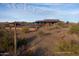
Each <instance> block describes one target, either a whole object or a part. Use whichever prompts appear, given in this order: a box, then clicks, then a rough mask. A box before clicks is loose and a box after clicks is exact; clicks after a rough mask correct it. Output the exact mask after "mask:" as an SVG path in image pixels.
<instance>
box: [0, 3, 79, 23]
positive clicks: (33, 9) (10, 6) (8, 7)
mask: <svg viewBox="0 0 79 59" xmlns="http://www.w3.org/2000/svg"><path fill="white" fill-rule="evenodd" d="M44 19H59V20H61V21H65V22H66V21H69V22H79V4H78V3H0V22H13V21H26V22H33V21H37V20H44Z"/></svg>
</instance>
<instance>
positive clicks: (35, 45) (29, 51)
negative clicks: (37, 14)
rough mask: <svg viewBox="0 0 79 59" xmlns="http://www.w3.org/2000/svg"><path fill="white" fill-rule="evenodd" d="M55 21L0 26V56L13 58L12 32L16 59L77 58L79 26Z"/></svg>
mask: <svg viewBox="0 0 79 59" xmlns="http://www.w3.org/2000/svg"><path fill="white" fill-rule="evenodd" d="M55 21H56V20H53V19H52V20H50V19H49V20H43V21H38V22H39V23H38V22H31V23H28V22H13V23H6V22H5V23H0V53H1V54H0V55H15V54H14V51H15V50H14V36H15V35H14V32H15V31H14V30H15V28H16V55H18V56H57V55H58V56H62V55H66V56H67V55H68V56H69V55H79V23H70V22H63V21H58V20H57V21H56V22H55ZM45 22H46V23H45ZM14 24H16V27H15V26H14Z"/></svg>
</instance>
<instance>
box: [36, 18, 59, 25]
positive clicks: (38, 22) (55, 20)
mask: <svg viewBox="0 0 79 59" xmlns="http://www.w3.org/2000/svg"><path fill="white" fill-rule="evenodd" d="M57 22H60V21H59V19H46V20H40V21H36V22H35V24H37V25H41V26H43V25H52V24H54V23H57Z"/></svg>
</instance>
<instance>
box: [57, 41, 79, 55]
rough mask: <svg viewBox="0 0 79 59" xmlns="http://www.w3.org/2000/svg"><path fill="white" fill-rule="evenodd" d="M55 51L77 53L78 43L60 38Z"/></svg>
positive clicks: (78, 51) (78, 50)
mask: <svg viewBox="0 0 79 59" xmlns="http://www.w3.org/2000/svg"><path fill="white" fill-rule="evenodd" d="M56 52H60V54H59V55H61V54H62V52H64V53H63V55H79V43H78V42H77V41H76V40H68V41H67V40H61V41H60V43H58V45H57V46H56Z"/></svg>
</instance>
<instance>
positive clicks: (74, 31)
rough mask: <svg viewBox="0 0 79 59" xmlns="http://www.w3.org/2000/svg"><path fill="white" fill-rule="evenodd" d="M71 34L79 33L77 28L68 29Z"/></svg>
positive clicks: (78, 27)
mask: <svg viewBox="0 0 79 59" xmlns="http://www.w3.org/2000/svg"><path fill="white" fill-rule="evenodd" d="M70 32H71V33H79V26H72V27H71V28H70Z"/></svg>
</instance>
